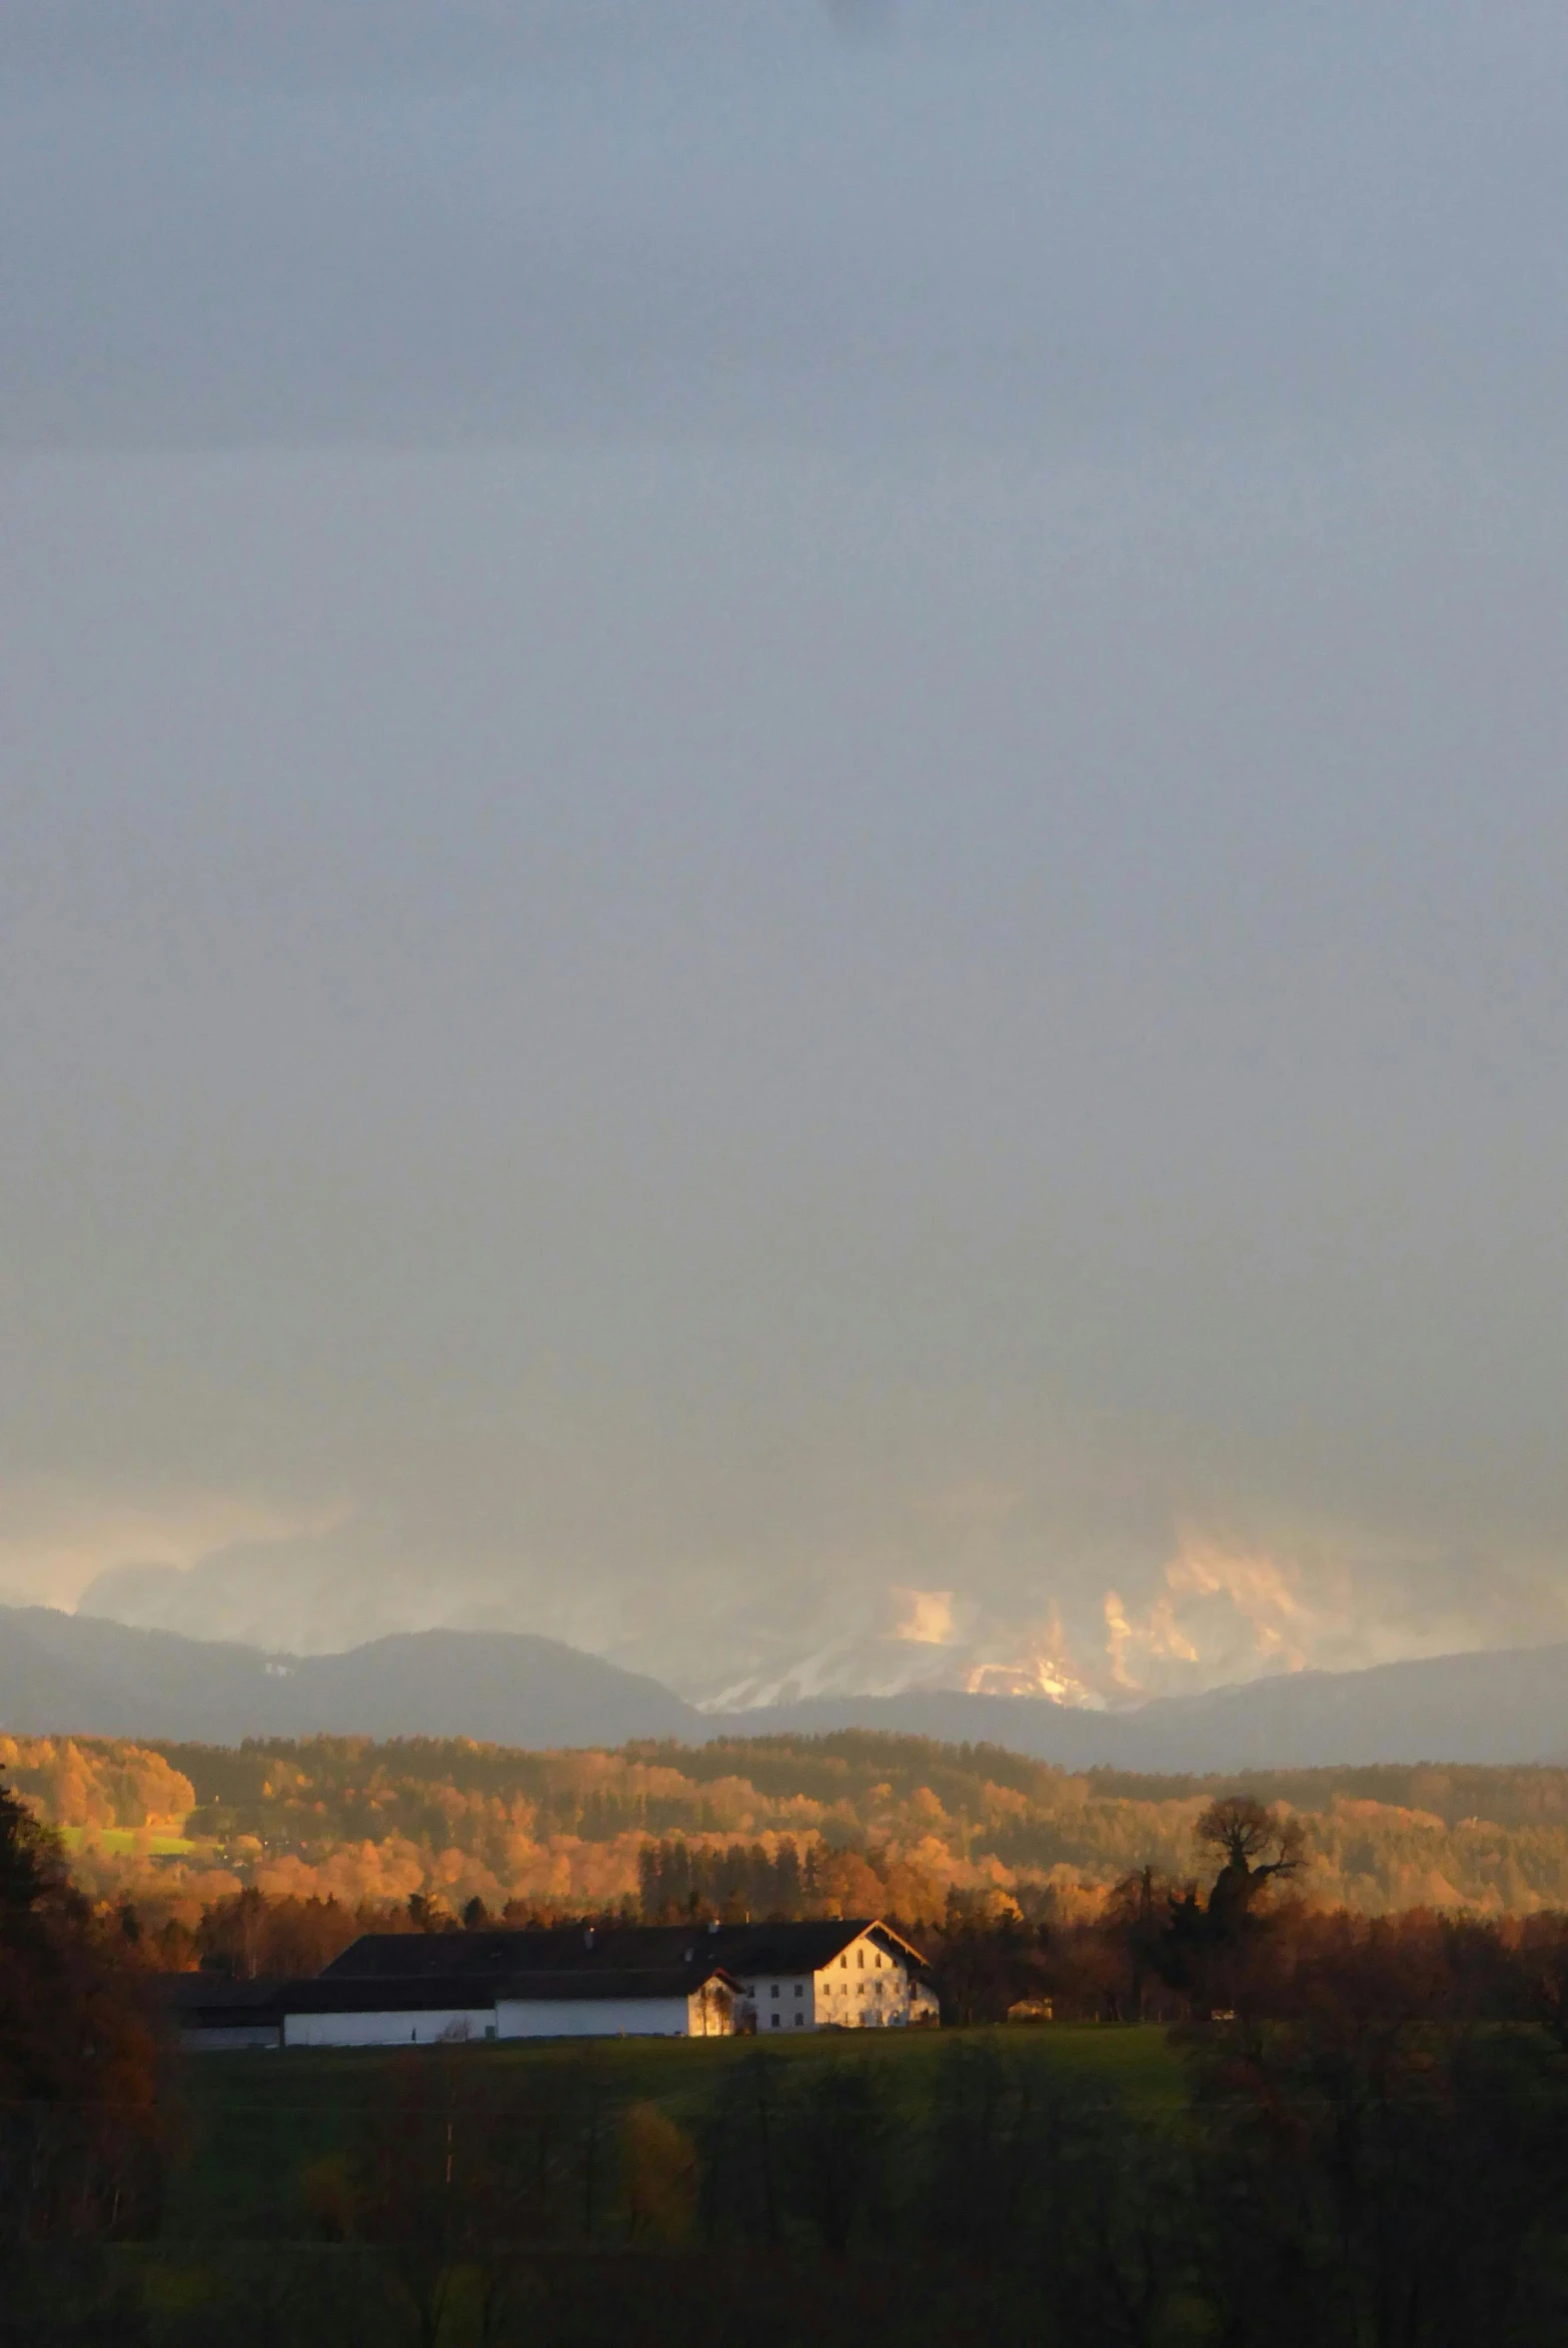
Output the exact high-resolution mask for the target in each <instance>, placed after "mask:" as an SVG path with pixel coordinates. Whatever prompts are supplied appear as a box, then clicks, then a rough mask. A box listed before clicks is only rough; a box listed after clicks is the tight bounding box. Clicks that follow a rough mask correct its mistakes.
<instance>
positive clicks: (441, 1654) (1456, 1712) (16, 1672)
mask: <svg viewBox="0 0 1568 2348" xmlns="http://www.w3.org/2000/svg"><path fill="white" fill-rule="evenodd" d="M836 1728H874V1729H885V1730H888V1731H890V1732H893V1733H896V1734H900V1735H914V1736H929V1737H936V1738H939V1739H940V1740H942V1741H943V1742H945V1743H952V1744H966V1743H968V1744H972V1743H989V1744H1000V1745H1008V1746H1010V1747H1011V1748H1012V1749H1013V1750H1014V1751H1016V1752H1024V1753H1030V1754H1032V1755H1034V1756H1035V1757H1036V1758H1037V1759H1040V1760H1047V1761H1054V1762H1056V1763H1058V1764H1059V1765H1060V1766H1062V1767H1064V1768H1069V1769H1086V1768H1092V1767H1094V1766H1095V1765H1096V1764H1105V1765H1107V1766H1109V1767H1113V1768H1117V1769H1132V1770H1138V1769H1146V1770H1148V1771H1150V1772H1157V1771H1161V1770H1187V1771H1192V1770H1199V1771H1201V1770H1218V1771H1224V1770H1227V1769H1242V1768H1312V1767H1324V1766H1328V1765H1331V1764H1333V1763H1336V1762H1343V1763H1366V1762H1372V1761H1420V1760H1430V1761H1452V1762H1460V1761H1468V1762H1520V1761H1560V1760H1562V1759H1564V1758H1565V1757H1568V1645H1554V1646H1545V1647H1509V1648H1503V1649H1499V1650H1497V1651H1495V1652H1491V1653H1484V1654H1467V1655H1441V1656H1436V1657H1433V1658H1431V1659H1429V1660H1425V1661H1421V1662H1411V1663H1383V1664H1379V1665H1376V1666H1374V1667H1373V1668H1372V1669H1369V1670H1364V1671H1301V1672H1295V1673H1292V1674H1289V1675H1285V1676H1275V1677H1271V1678H1268V1679H1257V1680H1251V1681H1249V1682H1247V1683H1246V1684H1245V1685H1243V1686H1239V1687H1222V1688H1215V1689H1211V1690H1210V1691H1209V1692H1208V1693H1206V1694H1203V1695H1192V1696H1169V1697H1164V1698H1160V1699H1158V1700H1156V1701H1154V1702H1152V1703H1147V1704H1143V1705H1141V1706H1139V1707H1138V1708H1137V1709H1135V1710H1131V1711H1126V1712H1089V1711H1077V1710H1073V1709H1071V1708H1070V1707H1068V1706H1065V1705H1060V1704H1054V1703H1051V1702H1050V1701H1049V1700H1048V1699H1047V1698H1045V1697H1043V1696H985V1695H965V1694H963V1693H961V1692H959V1691H957V1690H953V1691H950V1692H947V1691H941V1690H930V1691H925V1692H918V1693H909V1694H905V1695H895V1696H824V1697H817V1698H813V1699H811V1700H810V1701H807V1702H802V1703H793V1704H781V1705H773V1706H769V1707H767V1708H765V1709H761V1710H754V1711H746V1712H730V1713H723V1714H715V1713H705V1712H700V1711H699V1710H698V1709H697V1708H696V1706H695V1705H692V1704H689V1703H687V1702H686V1701H685V1700H684V1699H683V1698H682V1697H681V1696H678V1695H676V1694H675V1693H673V1691H672V1690H671V1689H669V1688H667V1687H664V1686H662V1685H661V1683H660V1682H659V1681H658V1680H656V1679H649V1678H646V1677H644V1676H643V1675H642V1674H641V1673H638V1672H634V1671H624V1670H622V1669H620V1668H619V1667H618V1666H617V1665H615V1664H613V1663H607V1662H604V1661H602V1660H601V1659H600V1657H598V1656H596V1655H587V1654H583V1653H581V1652H580V1651H579V1650H578V1649H577V1648H575V1647H569V1646H565V1645H563V1644H562V1643H561V1642H560V1641H559V1640H556V1639H549V1638H536V1637H531V1636H529V1635H527V1634H526V1633H522V1632H490V1631H462V1630H423V1631H413V1632H407V1633H403V1634H400V1635H396V1636H393V1637H389V1638H378V1639H374V1640H372V1641H371V1642H370V1643H369V1644H368V1645H366V1646H360V1647H353V1648H351V1649H350V1650H349V1651H348V1652H347V1653H345V1654H337V1655H307V1656H293V1655H269V1654H265V1653H264V1652H263V1651H262V1650H261V1649H260V1648H258V1647H251V1646H243V1645H240V1644H238V1643H237V1642H220V1641H216V1640H214V1641H208V1640H202V1639H192V1638H184V1637H182V1636H180V1635H179V1634H178V1633H177V1632H175V1631H169V1630H133V1629H129V1628H127V1627H126V1626H125V1625H124V1624H123V1623H118V1622H111V1621H109V1620H107V1619H105V1618H104V1617H102V1616H94V1615H84V1614H62V1613H58V1612H56V1611H55V1610H54V1609H52V1608H50V1607H45V1606H15V1607H0V1729H4V1730H9V1731H11V1732H12V1733H13V1734H23V1735H25V1734H33V1735H48V1734H54V1735H59V1734H65V1733H74V1734H79V1735H99V1736H143V1737H182V1738H193V1739H199V1740H201V1741H204V1742H209V1743H216V1744H234V1743H237V1742H238V1741H239V1739H240V1738H241V1737H244V1736H303V1735H309V1734H311V1733H313V1732H316V1731H321V1730H329V1731H336V1732H338V1733H339V1734H343V1735H363V1736H376V1737H388V1736H472V1737H476V1738H479V1739H482V1740H484V1741H486V1742H491V1743H496V1744H510V1745H524V1746H535V1747H538V1746H545V1745H619V1744H625V1743H627V1742H628V1741H629V1740H631V1739H633V1738H638V1737H672V1738H677V1739H679V1740H680V1741H681V1742H683V1743H688V1744H700V1743H707V1742H710V1741H712V1740H713V1739H714V1738H716V1737H722V1736H745V1737H753V1736H768V1735H774V1734H783V1733H784V1732H789V1733H793V1734H795V1735H799V1734H801V1733H807V1734H810V1733H821V1732H823V1731H825V1730H828V1729H836Z"/></svg>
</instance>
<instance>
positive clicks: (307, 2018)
mask: <svg viewBox="0 0 1568 2348" xmlns="http://www.w3.org/2000/svg"><path fill="white" fill-rule="evenodd" d="M495 2027H496V2012H495V2008H494V2007H493V2006H488V2005H485V2006H466V2007H457V2006H451V2007H441V2006H436V2007H432V2009H431V2010H430V2011H429V2012H428V2013H426V2012H420V2013H353V2014H285V2016H284V2019H283V2043H284V2045H285V2046H436V2045H439V2044H440V2043H441V2041H442V2040H443V2039H446V2040H449V2041H450V2040H452V2039H464V2038H483V2037H485V2036H486V2034H487V2033H488V2032H492V2031H494V2029H495Z"/></svg>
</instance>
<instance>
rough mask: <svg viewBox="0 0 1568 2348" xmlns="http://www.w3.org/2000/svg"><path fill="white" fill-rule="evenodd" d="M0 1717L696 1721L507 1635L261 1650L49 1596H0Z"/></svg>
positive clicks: (560, 1653) (450, 1730) (618, 1680)
mask: <svg viewBox="0 0 1568 2348" xmlns="http://www.w3.org/2000/svg"><path fill="white" fill-rule="evenodd" d="M0 1728H4V1729H9V1730H11V1731H12V1732H13V1733H14V1734H32V1735H39V1736H42V1735H50V1734H54V1735H59V1734H62V1733H65V1732H70V1733H73V1734H80V1735H88V1734H95V1735H99V1736H162V1737H190V1738H194V1739H196V1740H198V1741H200V1742H203V1743H214V1744H237V1743H238V1742H239V1740H240V1739H241V1737H244V1736H307V1735H310V1734H312V1733H313V1732H315V1731H318V1730H333V1731H336V1732H337V1733H339V1734H341V1735H345V1736H350V1735H358V1736H378V1737H381V1736H473V1737H478V1738H480V1739H482V1740H484V1741H485V1742H488V1743H495V1744H516V1745H563V1744H583V1745H589V1744H595V1745H597V1744H610V1745H615V1744H625V1743H626V1742H627V1740H628V1739H629V1738H631V1737H638V1736H676V1737H681V1738H683V1739H684V1740H685V1741H687V1742H688V1743H692V1742H696V1741H699V1740H701V1738H702V1737H703V1736H704V1735H705V1734H706V1733H707V1723H706V1721H705V1720H704V1718H703V1715H702V1714H701V1713H700V1712H698V1711H696V1710H694V1708H693V1707H692V1705H690V1704H688V1703H686V1702H684V1701H683V1699H682V1698H681V1697H680V1696H678V1695H673V1694H672V1693H671V1691H670V1689H669V1688H667V1687H662V1686H661V1685H660V1683H659V1681H658V1680H657V1679H645V1678H644V1677H643V1676H642V1675H641V1674H640V1673H639V1672H636V1671H622V1670H620V1669H618V1668H617V1666H616V1665H615V1664H614V1663H605V1662H602V1661H601V1660H600V1658H599V1657H598V1656H597V1655H585V1654H583V1653H581V1652H580V1651H579V1650H578V1649H577V1648H576V1647H569V1646H563V1645H562V1644H561V1642H560V1641H559V1640H557V1639H553V1638H532V1637H529V1636H528V1635H527V1634H526V1633H522V1632H513V1633H506V1632H491V1631H472V1630H422V1631H415V1632H409V1633H406V1634H402V1635H395V1636H393V1637H390V1638H378V1639H373V1640H372V1641H371V1643H370V1644H369V1645H368V1646H363V1647H351V1648H350V1649H349V1650H348V1652H347V1653H346V1654H341V1655H303V1656H301V1655H269V1654H265V1653H264V1652H263V1651H262V1649H261V1648H260V1647H250V1646H242V1645H240V1644H239V1643H238V1642H237V1641H230V1640H222V1641H220V1640H216V1639H213V1640H208V1639H195V1638H182V1637H181V1636H180V1634H179V1633H178V1632H177V1631H173V1630H131V1629H128V1628H127V1627H126V1625H125V1624H124V1623H121V1622H110V1621H108V1620H107V1619H105V1618H104V1617H103V1616H101V1615H92V1614H62V1613H58V1612H56V1611H55V1610H54V1609H53V1608H51V1607H48V1606H7V1607H0Z"/></svg>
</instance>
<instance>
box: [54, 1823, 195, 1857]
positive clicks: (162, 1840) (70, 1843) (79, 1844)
mask: <svg viewBox="0 0 1568 2348" xmlns="http://www.w3.org/2000/svg"><path fill="white" fill-rule="evenodd" d="M55 1831H56V1833H57V1834H58V1835H59V1837H60V1840H61V1841H62V1842H63V1843H64V1844H65V1847H66V1849H67V1850H68V1851H82V1850H88V1851H102V1852H103V1853H104V1854H105V1856H106V1857H109V1858H120V1859H124V1858H131V1857H133V1856H137V1855H141V1856H144V1857H150V1858H155V1859H183V1858H188V1857H189V1856H190V1854H191V1852H192V1851H194V1850H195V1849H196V1848H197V1845H196V1844H195V1843H194V1842H191V1841H190V1840H188V1839H187V1837H186V1836H185V1835H183V1834H149V1833H148V1832H147V1830H146V1828H145V1827H141V1826H59V1827H57V1828H56V1829H55Z"/></svg>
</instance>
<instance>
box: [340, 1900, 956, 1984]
mask: <svg viewBox="0 0 1568 2348" xmlns="http://www.w3.org/2000/svg"><path fill="white" fill-rule="evenodd" d="M866 1932H869V1933H870V1934H872V1936H873V1937H874V1938H876V1939H877V1940H879V1941H880V1943H881V1945H882V1946H883V1947H884V1948H885V1949H886V1950H887V1952H888V1954H889V1955H893V1956H900V1957H902V1958H904V1959H905V1961H912V1963H913V1964H914V1965H915V1966H916V1967H917V1968H918V1967H922V1966H923V1965H924V1962H925V1960H924V1958H923V1957H922V1956H921V1954H920V1952H919V1950H918V1949H917V1948H914V1947H912V1946H911V1944H910V1943H909V1942H908V1941H907V1940H904V1939H903V1938H902V1937H901V1936H900V1935H899V1934H898V1933H896V1932H894V1931H892V1930H891V1929H890V1928H889V1927H888V1926H887V1925H885V1924H881V1923H879V1922H877V1920H876V1919H875V1918H874V1917H869V1916H862V1917H858V1918H851V1919H848V1920H846V1921H844V1922H842V1923H805V1924H611V1925H606V1926H603V1927H598V1928H595V1929H594V1930H592V1931H590V1930H588V1929H586V1928H585V1927H583V1926H581V1925H573V1926H571V1927H570V1928H563V1929H559V1930H555V1931H525V1932H366V1933H364V1934H362V1935H361V1937H360V1938H359V1939H358V1940H356V1941H355V1942H353V1944H352V1945H351V1946H350V1947H348V1948H346V1949H345V1950H344V1951H343V1953H342V1955H341V1956H337V1957H334V1958H333V1960H332V1963H331V1964H330V1965H328V1966H326V1967H325V1968H324V1970H323V1973H322V1975H321V1978H322V1979H323V1980H324V1981H359V1982H369V1981H412V1980H418V1979H420V1978H423V1977H431V1976H438V1975H439V1976H442V1977H445V1978H449V1979H457V1978H460V1977H461V1978H462V1979H463V1980H465V1981H467V1982H469V1983H470V1984H474V1983H476V1982H481V1981H483V1982H493V1981H495V1980H496V1979H498V1978H499V1977H500V1976H502V1975H506V1976H507V1977H508V1978H509V1979H513V1980H517V1979H522V1978H523V1977H525V1976H526V1975H529V1974H532V1973H536V1972H537V1973H550V1974H560V1975H565V1974H569V1973H570V1974H572V1975H574V1976H576V1977H579V1978H583V1979H589V1978H592V1977H593V1976H594V1975H595V1974H597V1973H605V1972H611V1973H618V1972H626V1971H628V1970H631V1971H638V1970H643V1969H647V1968H649V1967H655V1968H666V1967H679V1968H701V1967H706V1968H709V1969H712V1967H713V1966H714V1965H716V1964H722V1965H724V1966H725V1967H726V1968H727V1969H728V1970H729V1971H730V1972H732V1973H736V1974H741V1975H747V1974H753V1973H814V1972H819V1971H820V1970H821V1968H822V1967H823V1966H824V1965H830V1964H831V1963H832V1961H833V1959H834V1958H835V1957H836V1956H838V1955H840V1954H841V1953H842V1951H843V1950H844V1949H846V1948H847V1947H848V1946H849V1945H850V1943H851V1942H852V1941H855V1940H858V1939H859V1938H860V1936H861V1935H862V1933H866ZM693 1977H694V1978H696V1977H699V1976H698V1975H696V1974H695V1973H694V1975H693ZM509 1994H510V1993H509Z"/></svg>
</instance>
